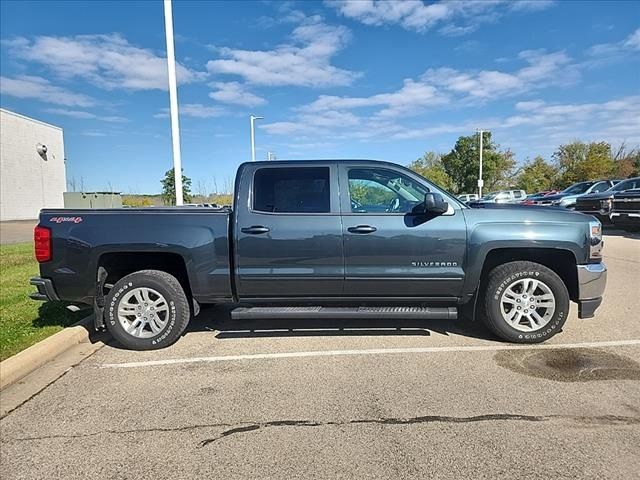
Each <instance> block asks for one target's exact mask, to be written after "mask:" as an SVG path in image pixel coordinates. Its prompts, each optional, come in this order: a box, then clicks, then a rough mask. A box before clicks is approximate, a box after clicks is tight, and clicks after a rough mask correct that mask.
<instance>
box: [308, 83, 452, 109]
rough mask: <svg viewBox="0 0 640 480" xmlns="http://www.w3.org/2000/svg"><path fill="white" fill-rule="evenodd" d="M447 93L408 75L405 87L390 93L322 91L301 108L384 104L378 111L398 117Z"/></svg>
mask: <svg viewBox="0 0 640 480" xmlns="http://www.w3.org/2000/svg"><path fill="white" fill-rule="evenodd" d="M447 101H448V99H447V97H446V96H444V95H442V94H440V92H439V91H438V90H437V89H436V88H435V87H433V86H432V85H428V84H426V83H423V82H419V81H418V82H417V81H414V80H412V79H410V78H409V79H405V80H404V85H403V86H402V88H400V89H399V90H397V91H395V92H391V93H379V94H377V95H372V96H370V97H338V96H331V95H321V96H320V97H318V99H317V100H315V101H314V102H312V103H310V104H309V105H306V106H304V107H302V108H301V109H300V110H301V111H303V112H308V113H316V112H321V111H325V112H326V111H330V110H344V109H353V108H362V107H381V109H380V110H379V111H378V112H377V115H379V116H382V117H396V116H401V115H408V114H412V113H417V112H419V111H421V110H423V109H424V108H427V107H431V106H436V105H442V104H444V103H447Z"/></svg>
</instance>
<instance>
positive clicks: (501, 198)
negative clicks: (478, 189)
mask: <svg viewBox="0 0 640 480" xmlns="http://www.w3.org/2000/svg"><path fill="white" fill-rule="evenodd" d="M525 198H527V192H525V191H524V190H500V191H498V192H491V193H489V194H488V195H485V196H483V197H482V198H480V199H478V200H477V201H476V202H474V203H478V204H483V203H519V202H521V201H522V200H524V199H525Z"/></svg>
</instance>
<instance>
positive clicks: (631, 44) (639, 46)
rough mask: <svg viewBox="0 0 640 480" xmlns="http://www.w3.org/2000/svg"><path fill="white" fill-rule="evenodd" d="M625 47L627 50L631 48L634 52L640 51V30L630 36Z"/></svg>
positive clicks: (625, 41)
mask: <svg viewBox="0 0 640 480" xmlns="http://www.w3.org/2000/svg"><path fill="white" fill-rule="evenodd" d="M623 45H624V46H625V47H627V48H631V49H633V50H640V28H638V29H636V31H635V32H633V33H632V34H631V35H629V36H628V37H627V38H626V39H625V40H624V43H623Z"/></svg>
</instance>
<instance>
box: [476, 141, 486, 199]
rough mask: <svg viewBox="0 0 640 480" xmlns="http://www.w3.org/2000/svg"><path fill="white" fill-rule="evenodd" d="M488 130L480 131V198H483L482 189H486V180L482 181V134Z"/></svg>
mask: <svg viewBox="0 0 640 480" xmlns="http://www.w3.org/2000/svg"><path fill="white" fill-rule="evenodd" d="M486 131H487V130H481V129H478V130H476V132H478V135H479V136H480V170H479V172H478V197H482V187H484V180H483V179H482V136H483V135H482V134H483V133H485V132H486Z"/></svg>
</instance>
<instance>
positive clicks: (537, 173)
mask: <svg viewBox="0 0 640 480" xmlns="http://www.w3.org/2000/svg"><path fill="white" fill-rule="evenodd" d="M557 175H558V168H557V167H556V166H555V165H553V164H551V163H549V162H547V161H546V160H545V159H544V158H542V157H540V156H538V157H536V158H534V159H533V160H532V161H530V162H526V163H525V164H524V166H523V167H522V169H521V170H520V172H519V174H518V177H517V184H516V185H517V186H518V188H520V189H522V190H524V191H526V192H528V193H535V192H540V191H543V190H550V189H551V188H552V187H553V185H554V184H555V182H556V177H557Z"/></svg>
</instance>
